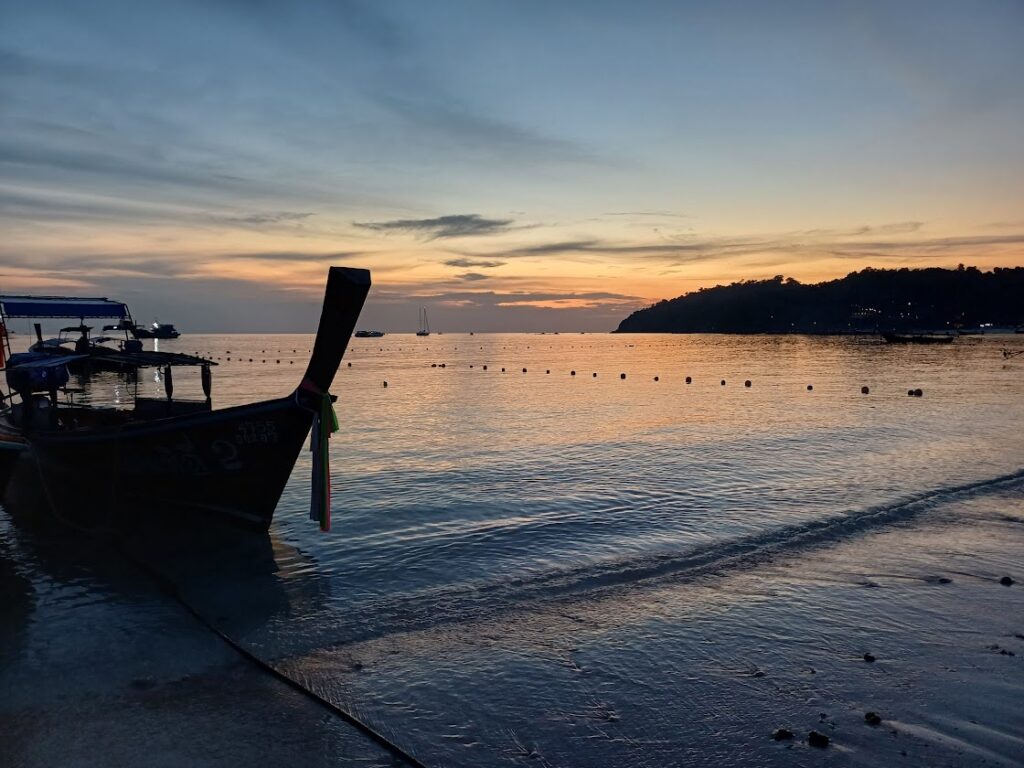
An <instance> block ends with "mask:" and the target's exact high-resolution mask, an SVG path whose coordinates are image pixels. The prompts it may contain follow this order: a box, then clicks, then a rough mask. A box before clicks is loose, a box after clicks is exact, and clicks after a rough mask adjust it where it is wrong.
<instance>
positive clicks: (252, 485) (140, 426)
mask: <svg viewBox="0 0 1024 768" xmlns="http://www.w3.org/2000/svg"><path fill="white" fill-rule="evenodd" d="M369 288H370V274H369V272H368V271H366V270H361V269H350V268H342V267H332V268H331V270H330V272H329V274H328V281H327V287H326V292H325V296H324V303H323V309H322V312H321V317H320V325H319V327H318V330H317V335H316V340H315V342H314V346H313V353H312V355H311V357H310V360H309V364H308V367H307V369H306V372H305V375H304V376H303V378H302V381H301V382H300V383H299V385H298V387H297V388H296V389H295V390H294V391H293V392H291V393H290V394H288V395H286V396H284V397H281V398H278V399H274V400H266V401H262V402H257V403H252V404H249V405H241V406H235V407H232V408H225V409H220V410H214V409H213V408H212V401H211V392H210V390H211V372H210V366H211V365H212V363H211V362H210V361H207V360H202V359H201V358H190V357H189V356H170V357H168V356H166V354H167V353H159V352H137V353H127V352H122V353H121V355H122V358H121V361H122V362H123V363H124V364H125V365H127V366H134V368H135V369H138V368H143V367H162V368H163V381H164V389H165V393H166V397H165V398H141V397H137V398H135V401H134V407H133V408H132V409H128V410H126V409H118V408H109V407H92V406H83V405H79V404H75V403H73V402H71V401H70V400H69V399H67V398H65V399H61V397H60V395H61V394H62V390H63V388H64V387H65V386H66V384H67V381H68V373H67V365H68V363H69V362H72V361H73V360H72V359H69V358H76V357H78V356H76V355H64V356H55V355H49V354H42V355H39V354H36V353H22V355H13V356H11V355H9V352H10V346H9V343H8V341H7V340H6V339H3V340H2V343H3V344H5V345H6V351H7V353H8V355H7V360H6V362H7V382H8V386H9V388H10V389H11V390H12V391H11V394H10V395H9V396H6V397H5V398H4V401H3V402H4V407H3V408H2V410H0V447H3V450H4V452H5V454H7V455H8V458H10V456H14V457H15V465H14V466H13V467H10V468H9V475H10V478H9V480H8V482H7V483H6V488H0V493H2V494H3V495H4V496H6V495H7V494H9V493H12V492H15V491H17V490H18V488H17V486H18V484H19V483H20V484H23V485H24V484H28V485H30V486H31V485H36V486H41V487H42V489H43V491H44V493H45V495H46V498H47V503H48V504H49V506H50V507H51V508H52V510H53V511H54V512H55V513H56V514H58V515H60V516H62V517H71V516H72V515H77V514H79V513H83V512H85V513H86V514H99V515H101V516H103V518H102V519H103V522H104V523H109V524H120V523H127V524H135V523H138V522H140V521H141V520H144V519H145V518H146V517H147V516H151V515H160V516H167V515H173V516H175V519H177V517H178V516H180V515H181V514H182V513H183V512H185V511H188V512H192V513H197V514H198V515H199V516H200V517H202V516H205V515H215V516H218V517H226V518H229V519H232V520H234V521H237V522H240V523H243V524H245V525H247V526H251V527H254V528H258V529H265V528H267V527H268V526H269V525H270V523H271V521H272V519H273V514H274V510H275V508H276V506H277V502H278V500H279V499H280V497H281V493H282V492H283V490H284V486H285V483H286V482H287V480H288V477H289V475H290V474H291V471H292V468H293V467H294V464H295V461H296V459H297V458H298V455H299V452H300V451H301V450H302V446H303V444H304V442H305V440H306V436H307V435H308V434H309V432H310V428H311V427H313V429H314V440H313V444H314V475H315V477H314V499H313V501H314V504H313V507H314V510H313V511H314V512H315V515H316V516H317V518H318V519H319V520H320V523H321V527H322V528H325V529H326V528H327V527H329V501H330V500H329V473H328V470H327V465H326V461H327V455H326V441H327V436H328V435H329V433H330V431H331V426H332V422H333V410H332V407H331V402H332V400H333V398H332V396H331V395H330V394H329V393H328V390H329V388H330V386H331V383H332V381H333V380H334V376H335V373H336V372H337V369H338V366H339V365H340V363H341V359H342V356H343V355H344V353H345V348H346V346H347V344H348V340H349V338H350V337H351V335H352V332H353V329H354V327H355V323H356V320H357V318H358V316H359V312H360V310H361V309H362V305H363V302H364V300H365V298H366V294H367V292H368V291H369ZM178 365H192V366H198V367H199V368H200V370H201V373H202V385H203V392H204V394H205V400H181V399H175V398H174V396H173V377H172V374H171V371H172V370H173V367H176V366H178ZM0 458H2V457H0Z"/></svg>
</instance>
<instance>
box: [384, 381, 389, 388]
mask: <svg viewBox="0 0 1024 768" xmlns="http://www.w3.org/2000/svg"><path fill="white" fill-rule="evenodd" d="M387 387H388V383H387V382H386V381H385V382H384V388H385V389H387Z"/></svg>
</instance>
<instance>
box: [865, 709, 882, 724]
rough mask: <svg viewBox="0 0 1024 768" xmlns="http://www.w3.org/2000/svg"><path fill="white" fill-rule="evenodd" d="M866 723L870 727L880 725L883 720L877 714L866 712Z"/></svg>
mask: <svg viewBox="0 0 1024 768" xmlns="http://www.w3.org/2000/svg"><path fill="white" fill-rule="evenodd" d="M864 722H865V723H867V724H868V725H880V724H881V722H882V718H881V717H879V716H878V714H877V713H875V712H866V713H865V714H864Z"/></svg>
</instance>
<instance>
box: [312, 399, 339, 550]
mask: <svg viewBox="0 0 1024 768" xmlns="http://www.w3.org/2000/svg"><path fill="white" fill-rule="evenodd" d="M337 431H338V416H337V414H335V412H334V404H333V403H332V402H331V396H330V395H329V394H327V393H326V392H325V393H323V394H322V395H320V406H319V408H318V409H317V410H316V411H315V412H314V414H313V431H312V432H311V433H310V445H309V450H311V451H312V452H313V492H312V494H311V496H310V501H309V519H310V520H317V521H319V523H320V530H321V531H329V530H331V466H330V450H329V448H330V446H329V441H330V438H331V434H332V433H334V432H337Z"/></svg>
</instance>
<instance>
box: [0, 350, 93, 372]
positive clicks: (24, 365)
mask: <svg viewBox="0 0 1024 768" xmlns="http://www.w3.org/2000/svg"><path fill="white" fill-rule="evenodd" d="M86 357H88V355H46V354H42V355H41V354H38V353H36V352H16V353H15V354H13V355H11V357H10V359H9V360H8V361H7V367H8V369H12V368H21V369H43V368H60V367H61V366H64V365H67V364H68V363H73V362H74V361H75V360H83V359H85V358H86Z"/></svg>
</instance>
